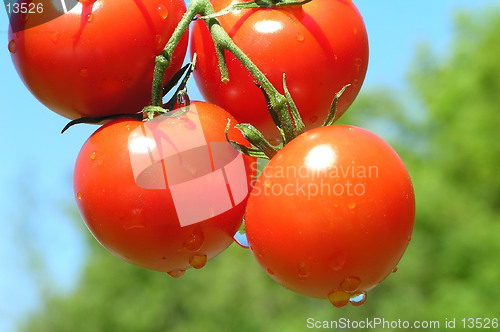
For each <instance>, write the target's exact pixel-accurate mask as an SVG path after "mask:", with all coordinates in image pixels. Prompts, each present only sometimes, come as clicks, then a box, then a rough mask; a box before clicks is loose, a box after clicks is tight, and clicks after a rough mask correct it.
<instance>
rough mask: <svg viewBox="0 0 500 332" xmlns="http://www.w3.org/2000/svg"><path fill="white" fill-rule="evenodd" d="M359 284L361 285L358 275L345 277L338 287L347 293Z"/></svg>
mask: <svg viewBox="0 0 500 332" xmlns="http://www.w3.org/2000/svg"><path fill="white" fill-rule="evenodd" d="M359 285H361V279H359V278H358V277H347V278H345V279H344V280H343V281H342V282H341V283H340V288H341V289H342V290H343V291H344V292H347V293H352V292H355V291H356V290H357V289H358V287H359Z"/></svg>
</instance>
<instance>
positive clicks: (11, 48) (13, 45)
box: [8, 39, 16, 54]
mask: <svg viewBox="0 0 500 332" xmlns="http://www.w3.org/2000/svg"><path fill="white" fill-rule="evenodd" d="M8 48H9V52H10V53H11V54H15V53H16V41H15V40H14V39H12V40H11V41H10V42H9V46H8Z"/></svg>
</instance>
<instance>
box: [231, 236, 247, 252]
mask: <svg viewBox="0 0 500 332" xmlns="http://www.w3.org/2000/svg"><path fill="white" fill-rule="evenodd" d="M233 240H234V242H236V244H237V245H239V246H240V247H242V248H244V249H248V248H249V247H250V246H249V245H248V239H247V235H246V234H245V233H240V232H236V234H234V236H233Z"/></svg>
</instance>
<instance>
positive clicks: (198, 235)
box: [182, 229, 205, 251]
mask: <svg viewBox="0 0 500 332" xmlns="http://www.w3.org/2000/svg"><path fill="white" fill-rule="evenodd" d="M203 241H205V236H204V235H203V232H202V231H201V230H199V229H198V230H195V231H194V232H193V233H192V234H191V235H190V236H189V237H188V238H187V239H186V241H184V243H183V244H182V246H183V247H184V249H186V250H188V251H198V250H200V249H201V246H202V245H203Z"/></svg>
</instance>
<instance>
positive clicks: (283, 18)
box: [191, 0, 368, 139]
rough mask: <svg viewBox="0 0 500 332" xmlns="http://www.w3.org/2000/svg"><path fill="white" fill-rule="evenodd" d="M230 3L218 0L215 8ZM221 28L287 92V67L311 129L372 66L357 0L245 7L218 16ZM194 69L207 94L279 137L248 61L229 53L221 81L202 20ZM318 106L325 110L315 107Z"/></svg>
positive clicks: (343, 105)
mask: <svg viewBox="0 0 500 332" xmlns="http://www.w3.org/2000/svg"><path fill="white" fill-rule="evenodd" d="M232 2H245V1H244V0H238V1H232V0H214V1H212V4H213V5H214V8H215V10H216V11H218V10H221V9H223V8H225V7H226V6H227V5H229V4H230V3H232ZM219 21H220V24H221V26H222V27H223V28H224V29H225V30H226V31H227V32H228V34H229V35H230V37H232V38H233V41H234V42H235V44H236V45H238V46H239V47H240V48H241V49H242V50H243V52H244V53H245V54H247V55H248V57H249V58H250V59H251V60H252V61H253V62H254V63H255V64H256V65H257V67H259V69H260V70H261V71H262V72H263V73H264V74H266V76H267V77H268V79H269V80H270V81H271V83H272V84H273V85H274V86H275V87H276V88H277V89H278V90H279V91H280V92H282V93H283V88H282V86H283V73H286V79H287V85H288V88H289V90H290V93H291V95H292V97H293V99H294V101H295V103H296V104H297V107H298V109H299V111H300V113H301V115H302V117H303V120H304V123H305V125H306V129H311V128H314V127H318V126H320V125H321V124H322V123H323V121H324V119H325V118H326V116H327V113H328V109H329V108H330V104H331V102H332V100H333V97H334V96H335V93H337V92H338V91H340V90H341V89H342V87H343V86H344V85H346V84H351V87H349V88H348V89H347V91H346V92H345V93H344V95H343V96H342V98H341V99H340V102H339V107H338V112H337V118H338V117H340V116H341V115H342V114H343V113H344V112H345V111H346V109H347V108H348V107H349V105H351V103H352V102H353V101H354V99H355V98H356V96H357V94H358V92H359V90H360V88H361V85H362V83H363V80H364V77H365V74H366V70H367V64H368V38H367V33H366V28H365V25H364V22H363V19H362V17H361V15H360V13H359V12H358V10H357V8H356V7H355V5H354V4H353V3H352V1H345V0H314V1H312V2H310V3H307V4H305V5H303V6H302V7H289V8H284V9H250V10H240V11H236V12H233V13H229V14H226V15H224V16H221V17H219ZM191 43H192V44H191V54H193V53H197V65H196V70H195V72H194V77H195V79H196V82H197V85H198V87H199V89H200V91H201V93H202V95H203V96H204V98H205V99H206V100H207V101H209V102H211V103H214V104H217V105H219V106H221V107H223V108H224V109H226V110H227V111H228V112H229V113H231V114H232V115H233V116H234V117H236V119H238V121H240V122H244V123H251V124H253V125H254V126H255V127H257V128H258V129H260V130H261V131H262V132H263V133H264V135H266V137H268V138H270V139H271V138H277V137H278V136H279V134H278V131H277V130H276V128H275V126H274V123H273V122H272V120H271V117H270V116H269V114H268V113H269V112H268V110H267V107H266V103H265V100H264V97H263V95H262V92H261V91H260V90H259V89H258V88H257V87H256V86H255V84H254V81H255V79H254V78H253V77H252V75H250V74H249V73H248V71H247V70H246V69H245V68H244V67H243V65H242V64H241V63H240V62H239V61H237V60H235V58H234V57H233V56H232V55H231V54H230V53H229V52H226V53H225V54H226V63H227V67H228V72H229V82H227V83H223V82H221V79H220V71H219V67H218V62H217V58H216V54H215V47H214V45H213V42H212V40H211V38H210V36H209V31H208V29H207V28H206V26H205V24H204V23H203V22H201V21H198V22H196V23H195V24H194V25H193V28H192V34H191ZM318 110H321V111H318Z"/></svg>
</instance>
